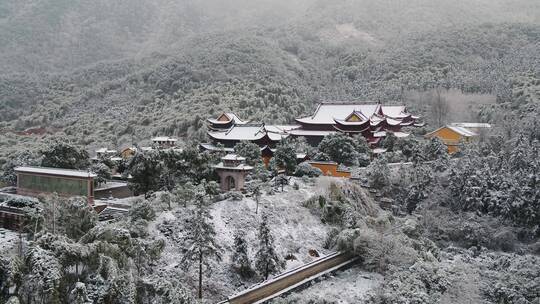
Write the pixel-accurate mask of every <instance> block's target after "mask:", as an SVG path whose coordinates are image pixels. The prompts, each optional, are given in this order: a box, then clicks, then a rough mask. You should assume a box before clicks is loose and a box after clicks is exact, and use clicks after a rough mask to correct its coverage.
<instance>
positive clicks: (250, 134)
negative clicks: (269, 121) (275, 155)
mask: <svg viewBox="0 0 540 304" xmlns="http://www.w3.org/2000/svg"><path fill="white" fill-rule="evenodd" d="M298 127H299V126H298V125H268V126H267V125H264V124H259V125H235V126H233V127H232V128H230V129H229V130H228V131H226V132H208V135H209V136H210V137H212V138H214V139H217V140H250V141H253V140H259V139H262V138H263V137H265V136H268V138H269V139H270V140H273V141H279V140H282V139H284V138H286V137H288V136H289V134H288V133H287V131H289V130H293V129H295V128H298Z"/></svg>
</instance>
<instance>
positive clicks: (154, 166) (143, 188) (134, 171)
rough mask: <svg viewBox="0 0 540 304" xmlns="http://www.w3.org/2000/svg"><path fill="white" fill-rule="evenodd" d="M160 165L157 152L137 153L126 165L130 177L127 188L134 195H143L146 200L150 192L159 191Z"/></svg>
mask: <svg viewBox="0 0 540 304" xmlns="http://www.w3.org/2000/svg"><path fill="white" fill-rule="evenodd" d="M161 168H162V164H161V162H160V159H159V153H158V152H157V151H147V152H137V153H135V155H134V156H133V157H132V158H131V160H130V161H129V163H128V172H129V174H130V175H131V179H130V180H129V187H130V188H131V189H132V190H133V193H134V194H135V195H140V194H144V195H145V197H146V198H148V196H149V194H150V192H152V191H157V190H159V180H160V174H161Z"/></svg>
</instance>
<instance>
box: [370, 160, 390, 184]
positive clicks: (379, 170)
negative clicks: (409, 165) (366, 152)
mask: <svg viewBox="0 0 540 304" xmlns="http://www.w3.org/2000/svg"><path fill="white" fill-rule="evenodd" d="M367 175H368V178H369V185H370V186H371V187H373V188H376V189H382V188H384V187H386V186H388V185H389V184H390V169H389V168H388V162H387V161H386V159H385V158H384V157H382V156H381V157H378V158H377V159H375V161H373V162H372V163H371V164H370V165H369V167H368V172H367Z"/></svg>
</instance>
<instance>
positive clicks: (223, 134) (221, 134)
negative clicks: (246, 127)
mask: <svg viewBox="0 0 540 304" xmlns="http://www.w3.org/2000/svg"><path fill="white" fill-rule="evenodd" d="M207 134H208V136H210V137H211V138H212V139H215V140H230V141H238V140H240V141H241V140H259V139H261V138H263V137H264V136H265V135H266V134H263V135H259V136H254V137H249V138H246V137H245V138H237V137H232V136H228V135H227V132H208V133H207Z"/></svg>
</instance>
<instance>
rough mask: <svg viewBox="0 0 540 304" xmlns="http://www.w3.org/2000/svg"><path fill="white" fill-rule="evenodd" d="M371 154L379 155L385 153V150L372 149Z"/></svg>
mask: <svg viewBox="0 0 540 304" xmlns="http://www.w3.org/2000/svg"><path fill="white" fill-rule="evenodd" d="M372 152H373V154H381V153H384V152H386V149H384V148H375V149H373V151H372Z"/></svg>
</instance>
